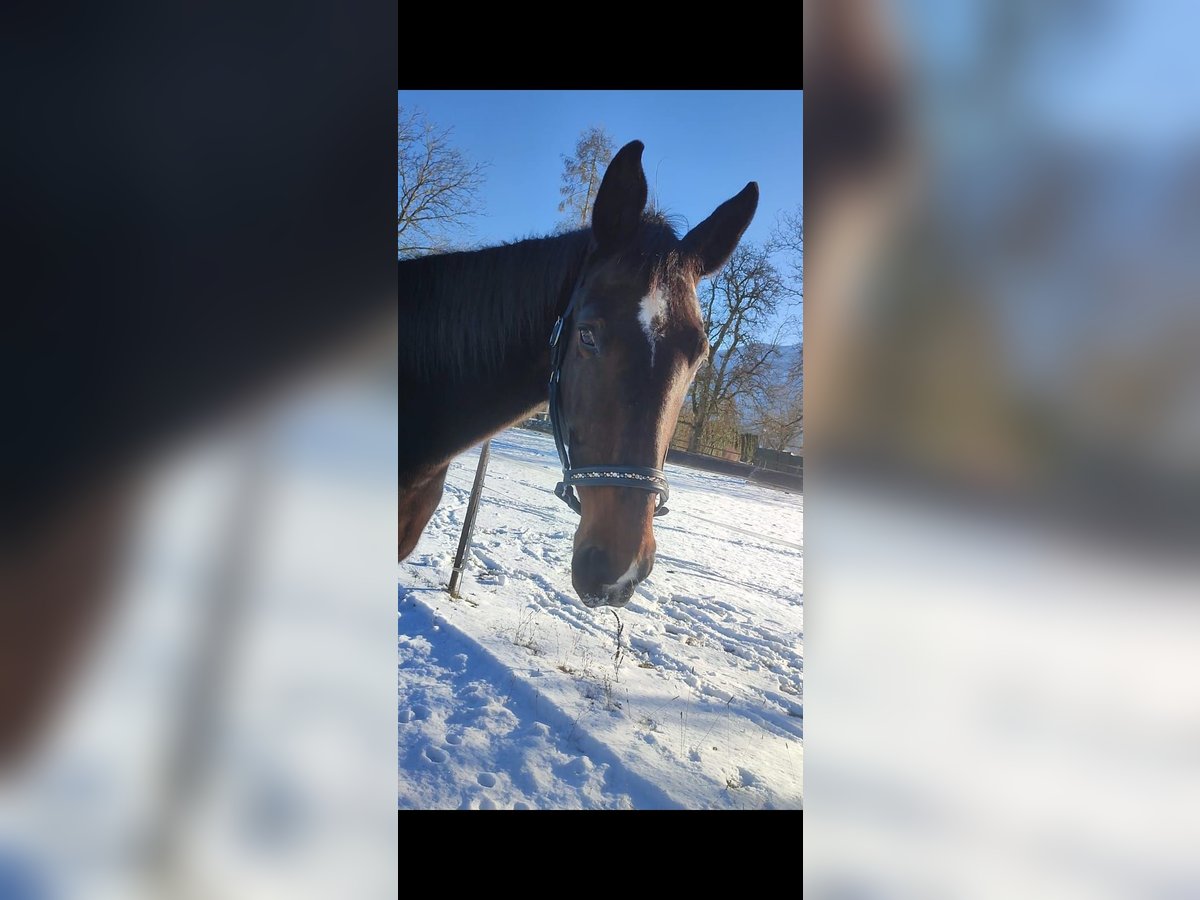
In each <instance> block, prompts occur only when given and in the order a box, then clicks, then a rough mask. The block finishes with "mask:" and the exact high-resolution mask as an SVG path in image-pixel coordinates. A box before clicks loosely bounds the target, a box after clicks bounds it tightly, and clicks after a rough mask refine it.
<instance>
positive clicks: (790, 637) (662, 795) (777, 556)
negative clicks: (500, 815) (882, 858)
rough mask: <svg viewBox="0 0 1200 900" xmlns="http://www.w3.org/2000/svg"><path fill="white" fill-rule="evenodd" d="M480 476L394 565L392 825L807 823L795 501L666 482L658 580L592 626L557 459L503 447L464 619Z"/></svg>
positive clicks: (679, 478) (510, 439) (474, 455)
mask: <svg viewBox="0 0 1200 900" xmlns="http://www.w3.org/2000/svg"><path fill="white" fill-rule="evenodd" d="M478 458H479V451H478V450H477V449H476V450H472V451H470V452H468V453H465V454H463V455H462V456H461V457H459V458H458V459H456V460H455V461H454V462H453V463H452V464H451V466H450V472H449V475H448V477H447V479H446V491H445V495H444V497H443V499H442V503H441V505H440V506H439V507H438V509H437V511H436V512H435V513H434V516H433V519H432V520H431V521H430V523H429V526H428V527H427V528H426V531H425V534H424V535H423V536H422V538H421V541H420V543H419V544H418V545H417V547H416V549H415V550H414V551H413V553H412V555H411V556H410V557H409V558H408V559H407V560H406V561H405V562H403V563H401V564H400V573H399V701H400V702H399V787H398V803H399V806H400V808H401V809H411V808H489V809H490V808H564V807H565V808H579V807H583V808H597V807H599V808H639V809H641V808H664V807H670V808H673V807H686V808H736V809H741V808H746V809H758V808H792V809H795V808H800V807H801V804H802V793H803V790H802V788H803V780H802V773H803V759H804V756H803V734H804V712H803V687H804V658H803V650H802V636H803V578H802V575H803V537H802V520H803V500H802V497H801V496H799V495H796V494H791V493H785V492H783V491H779V490H776V489H773V488H770V487H765V486H760V485H756V484H750V483H746V482H745V481H743V480H742V479H739V478H735V477H730V476H725V475H717V474H713V473H710V472H703V471H699V470H695V469H688V468H683V467H679V466H672V465H668V468H667V474H668V477H669V478H670V480H671V503H670V506H671V512H670V514H669V515H668V516H665V517H663V518H660V519H657V520H656V521H655V525H654V530H655V535H656V540H657V543H658V554H657V560H656V562H655V565H654V571H653V573H652V574H651V575H650V577H649V578H647V579H646V581H644V582H643V583H642V584H641V585H640V586H639V587H638V589H637V592H636V593H635V595H634V598H633V599H632V600H631V601H630V602H629V605H628V606H626V607H625V608H624V609H621V610H619V611H614V610H612V609H610V608H607V607H605V608H600V609H597V610H589V609H587V608H586V607H585V606H584V605H583V604H582V603H581V602H580V601H579V599H578V598H577V597H576V596H575V592H574V590H573V589H572V587H571V574H570V564H571V549H572V548H571V541H572V537H573V535H574V530H575V526H576V523H577V521H578V519H577V517H576V516H575V514H574V513H572V512H571V511H570V510H569V509H568V508H567V507H566V506H565V505H564V504H562V503H560V502H559V501H558V500H557V499H555V497H554V496H553V494H552V493H551V490H552V488H553V486H554V484H555V482H556V481H557V476H558V475H559V465H558V458H557V456H556V455H555V452H554V443H553V440H552V439H551V438H550V437H549V436H548V435H543V434H539V433H536V432H530V431H523V430H519V429H512V430H509V431H506V432H503V433H502V434H500V435H497V437H495V438H494V439H493V440H492V449H491V462H490V464H489V467H488V473H487V483H486V486H485V489H484V495H483V502H482V503H481V505H480V509H479V515H478V519H477V521H476V527H475V536H474V540H473V543H472V546H471V560H470V565H469V568H468V570H467V572H466V574H465V575H464V578H463V587H462V595H463V599H462V600H460V601H454V600H452V599H451V598H450V596H449V594H447V593H446V592H445V591H444V590H443V588H444V585H445V584H446V583H447V581H448V579H449V575H450V569H451V566H452V563H453V558H454V552H455V549H456V548H457V545H458V539H459V535H460V532H461V527H462V519H463V515H464V514H465V511H466V505H467V498H468V496H469V494H470V489H471V481H472V478H473V476H474V472H475V466H476V463H477V462H478Z"/></svg>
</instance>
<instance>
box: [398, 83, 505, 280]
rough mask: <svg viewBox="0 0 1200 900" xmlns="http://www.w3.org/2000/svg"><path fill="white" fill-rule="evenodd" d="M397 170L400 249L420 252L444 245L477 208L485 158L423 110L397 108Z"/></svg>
mask: <svg viewBox="0 0 1200 900" xmlns="http://www.w3.org/2000/svg"><path fill="white" fill-rule="evenodd" d="M398 122H399V124H398V127H397V131H396V157H397V160H396V173H397V181H398V184H399V191H398V193H399V211H398V214H397V217H396V253H397V255H398V256H401V257H408V256H420V255H421V254H423V253H432V252H436V251H441V250H446V249H449V247H450V236H451V235H452V234H453V232H454V231H455V230H456V229H461V228H462V226H463V223H464V220H466V219H467V218H469V217H470V216H472V215H474V214H475V213H477V212H478V211H479V190H480V188H481V187H482V186H483V172H484V168H485V165H484V164H483V163H473V162H471V160H470V159H469V158H468V157H467V156H466V154H464V153H463V152H462V151H461V150H459V149H458V148H456V147H454V146H452V145H451V143H450V133H451V129H449V128H439V127H437V126H436V125H434V124H433V123H432V122H430V121H429V120H428V119H427V118H426V117H425V114H424V113H422V112H421V111H420V110H406V109H405V108H404V107H403V106H401V107H400V109H399V118H398Z"/></svg>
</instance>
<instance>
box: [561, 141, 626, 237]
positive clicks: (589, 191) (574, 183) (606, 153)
mask: <svg viewBox="0 0 1200 900" xmlns="http://www.w3.org/2000/svg"><path fill="white" fill-rule="evenodd" d="M612 157H613V139H612V136H611V135H609V133H608V132H607V131H605V130H604V128H603V127H601V126H595V125H593V126H592V127H591V128H588V129H585V130H584V131H583V132H582V133H581V134H580V135H579V140H578V141H577V142H576V143H575V155H574V156H567V155H565V154H564V155H563V157H562V161H563V171H562V187H560V188H559V189H558V192H559V193H560V194H561V195H562V198H563V199H562V201H561V202H560V203H559V204H558V211H559V212H560V213H563V214H564V215H563V221H562V228H564V229H572V228H587V224H588V220H589V219H590V218H591V215H592V204H593V203H595V202H596V192H597V191H599V190H600V180H601V179H602V178H603V177H604V170H605V169H607V168H608V164H609V162H610V161H611V160H612Z"/></svg>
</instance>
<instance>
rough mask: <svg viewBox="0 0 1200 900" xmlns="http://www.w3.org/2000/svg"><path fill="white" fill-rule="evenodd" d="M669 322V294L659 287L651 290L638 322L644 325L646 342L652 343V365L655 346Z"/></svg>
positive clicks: (639, 310) (643, 301)
mask: <svg viewBox="0 0 1200 900" xmlns="http://www.w3.org/2000/svg"><path fill="white" fill-rule="evenodd" d="M666 320H667V293H666V291H664V290H663V289H662V288H661V287H659V286H658V285H655V286H654V287H652V288H651V289H650V293H648V294H647V295H646V296H645V297H643V298H642V303H641V306H640V307H639V309H638V321H639V322H641V323H642V331H644V332H646V340H647V341H649V342H650V365H651V366H653V365H654V344H655V342H656V341H657V340H658V338H659V335H661V334H662V329H663V324H664V323H665V322H666Z"/></svg>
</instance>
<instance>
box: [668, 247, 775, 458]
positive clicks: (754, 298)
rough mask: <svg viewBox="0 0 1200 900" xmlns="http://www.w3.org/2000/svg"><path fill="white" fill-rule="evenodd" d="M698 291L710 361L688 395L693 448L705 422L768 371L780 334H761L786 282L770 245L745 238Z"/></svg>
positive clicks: (728, 405)
mask: <svg viewBox="0 0 1200 900" xmlns="http://www.w3.org/2000/svg"><path fill="white" fill-rule="evenodd" d="M699 294H700V307H701V311H702V312H703V314H704V327H705V329H706V330H707V331H708V343H709V363H708V365H706V366H703V367H701V369H700V371H699V372H698V373H697V374H696V380H695V382H693V384H692V389H691V391H690V393H689V395H688V399H689V404H690V408H689V412H690V413H691V416H690V419H691V424H690V429H691V434H690V435H689V436H688V450H691V451H693V452H695V451H696V450H697V449H698V448H699V447H700V444H701V441H702V438H703V436H704V434H705V430H706V428H707V427H709V423H710V422H711V421H712V420H714V419H715V418H716V417H717V416H718V415H720V414H722V413H723V412H728V410H729V409H730V407H731V406H732V405H733V404H735V403H736V402H737V399H738V398H739V397H741V396H742V395H746V394H749V393H750V392H752V391H754V390H755V389H756V388H758V387H759V386H760V385H761V381H762V379H763V377H764V376H766V375H767V374H768V372H769V365H768V364H769V362H770V360H771V359H772V358H773V357H774V356H775V355H776V354H777V353H778V352H779V346H778V337H779V335H775V339H774V340H769V341H764V340H762V339H761V332H762V330H763V329H764V328H765V327H766V325H767V322H768V319H769V318H770V316H771V315H772V314H774V312H775V310H776V308H777V307H778V306H779V303H780V301H781V300H783V299H785V298H786V296H787V286H786V284H785V282H784V279H783V276H782V275H781V274H780V273H779V270H778V269H777V268H775V266H774V265H773V264H772V263H771V259H770V253H769V251H768V249H767V248H766V247H761V246H756V245H753V244H748V243H745V242H743V243H742V244H740V245H739V246H738V248H737V249H736V250H735V251H734V252H733V256H731V257H730V258H729V262H728V263H726V264H725V267H724V268H723V269H722V270H721V271H720V272H718V273H717V274H716V275H714V276H713V277H712V278H711V279H709V280H708V282H707V284H703V285H701V287H700V290H699ZM781 328H782V326H781Z"/></svg>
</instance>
